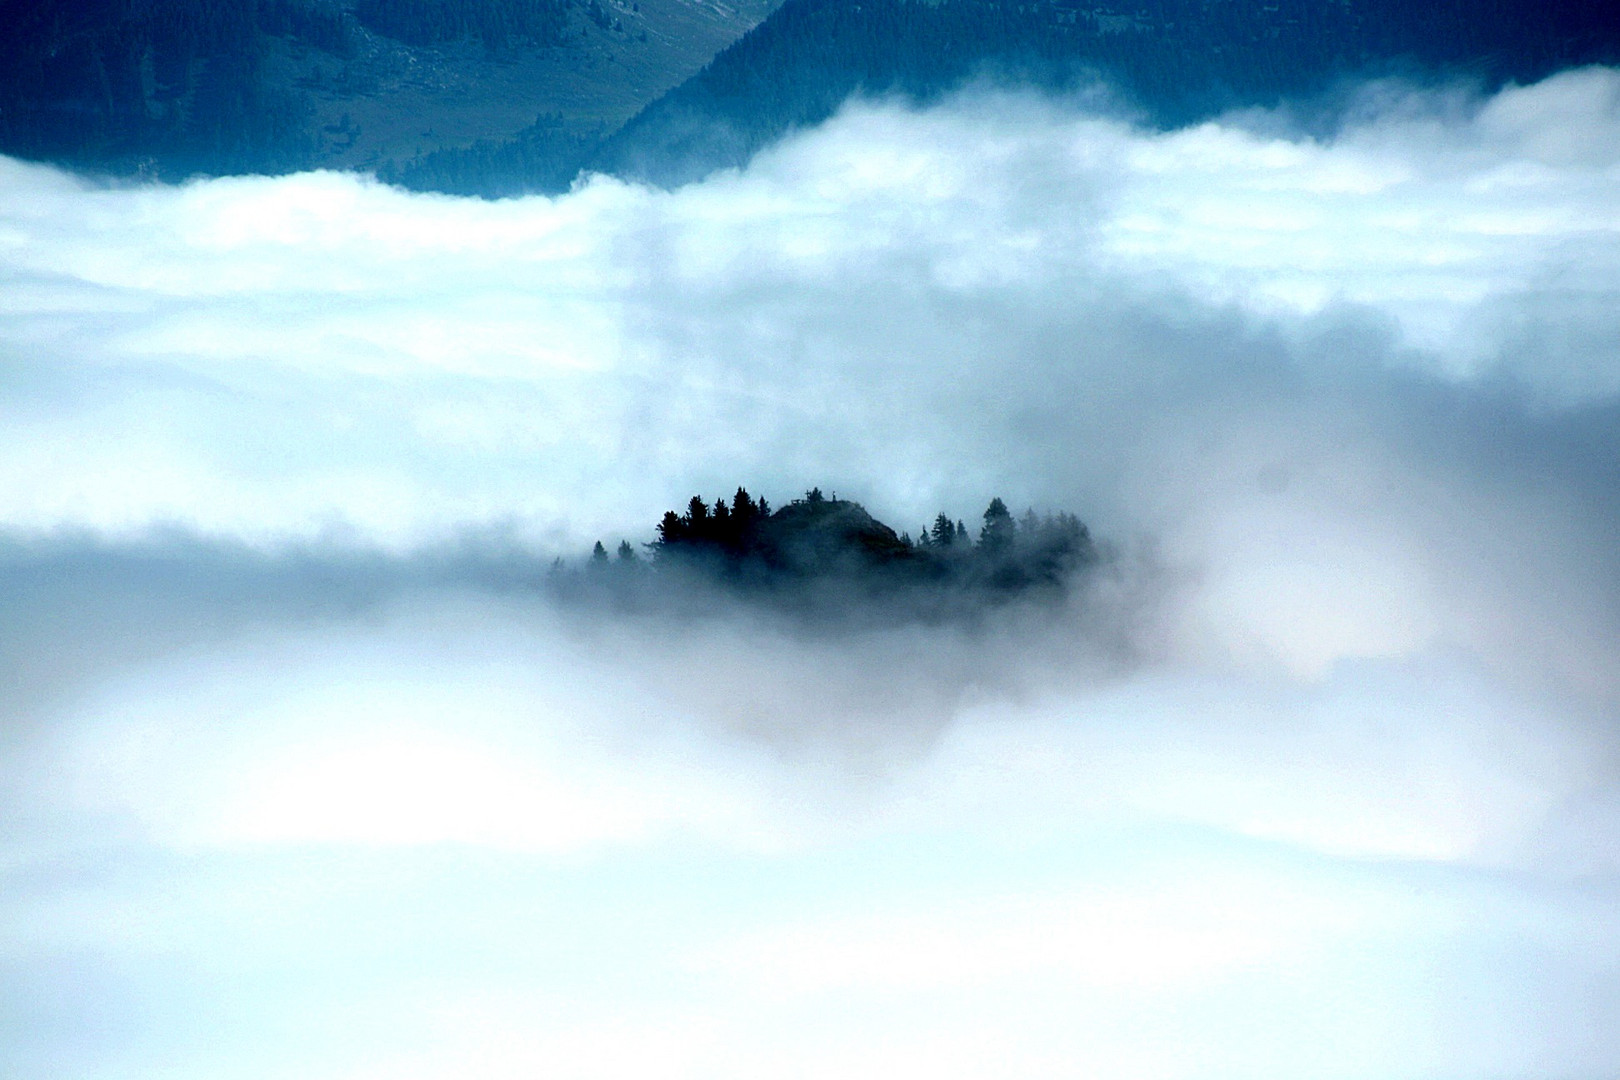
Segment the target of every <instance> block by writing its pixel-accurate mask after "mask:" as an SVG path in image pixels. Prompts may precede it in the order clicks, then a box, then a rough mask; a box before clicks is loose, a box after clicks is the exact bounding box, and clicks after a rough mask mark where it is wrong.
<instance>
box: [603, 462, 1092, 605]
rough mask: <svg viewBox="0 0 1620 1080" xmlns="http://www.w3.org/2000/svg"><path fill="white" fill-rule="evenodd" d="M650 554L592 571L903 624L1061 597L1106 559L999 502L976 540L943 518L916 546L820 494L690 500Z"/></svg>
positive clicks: (1062, 529)
mask: <svg viewBox="0 0 1620 1080" xmlns="http://www.w3.org/2000/svg"><path fill="white" fill-rule="evenodd" d="M645 546H646V548H647V550H648V553H649V558H648V559H647V560H642V559H641V558H639V557H638V556H637V555H636V554H635V551H634V549H633V548H631V547H630V545H629V544H628V542H622V543H621V544H620V545H619V552H618V557H617V558H616V559H610V558H609V557H608V555H607V548H606V547H604V546H603V545H602V544H601V543H598V544H597V545H596V548H595V550H594V551H593V553H592V557H591V560H590V562H589V566H590V568H591V571H590V572H591V573H592V574H593V575H600V576H602V577H603V578H606V579H611V580H613V581H617V582H622V583H625V584H630V583H636V582H639V583H643V584H648V583H659V584H671V585H674V584H677V583H678V584H680V585H683V586H684V585H690V584H692V583H700V584H709V585H713V586H717V587H719V588H722V589H725V590H728V591H732V592H735V593H738V594H741V595H745V596H750V597H758V598H764V599H770V600H775V601H787V602H789V603H791V602H794V601H796V600H798V599H809V598H812V597H813V598H815V599H816V600H817V601H818V602H821V601H827V600H829V598H836V599H837V600H838V601H839V602H842V601H852V602H857V603H859V602H866V603H870V604H876V605H879V606H880V607H883V608H886V609H887V610H890V611H892V612H894V613H897V614H901V615H910V614H946V615H948V614H953V613H958V612H962V611H965V610H969V609H973V608H978V607H981V606H983V605H985V604H987V603H1001V602H1005V601H1008V600H1011V599H1015V598H1019V597H1024V596H1045V597H1049V598H1050V597H1061V596H1062V595H1064V594H1065V593H1066V592H1067V590H1068V588H1069V587H1070V586H1071V585H1072V584H1073V583H1074V581H1075V580H1076V578H1077V577H1078V575H1079V574H1081V573H1082V572H1083V571H1084V570H1086V569H1087V568H1088V567H1091V566H1093V565H1095V564H1096V563H1097V562H1098V561H1099V558H1100V556H1099V553H1098V550H1097V547H1096V545H1095V544H1094V543H1093V542H1092V539H1091V533H1090V531H1089V530H1088V529H1087V528H1086V526H1085V525H1084V524H1083V523H1082V522H1081V521H1080V519H1079V518H1077V517H1075V516H1074V515H1073V514H1068V513H1056V514H1051V513H1049V514H1037V513H1036V512H1035V511H1034V510H1029V511H1027V512H1026V513H1024V514H1023V515H1022V516H1020V517H1015V516H1014V515H1013V514H1012V512H1011V511H1010V510H1009V509H1008V507H1007V505H1006V503H1005V502H1004V501H1003V500H1001V499H1000V498H995V499H992V500H991V501H990V504H989V506H988V507H987V508H986V509H985V511H984V513H983V514H982V515H980V523H979V525H978V528H977V530H976V533H975V532H970V531H969V529H968V527H967V524H966V523H965V522H964V521H961V520H953V519H952V518H951V516H950V515H949V514H946V513H943V512H942V513H940V514H939V515H938V516H937V517H936V518H935V519H934V520H933V522H931V523H929V524H927V525H926V526H925V527H924V528H923V529H922V530H921V532H920V533H919V535H918V537H917V539H915V540H913V539H912V537H911V535H910V534H909V533H907V532H896V531H895V529H893V528H892V527H890V526H889V525H886V524H885V523H883V522H882V521H879V520H878V519H877V518H875V517H873V516H872V515H871V514H870V513H869V512H868V511H867V510H866V508H865V507H863V506H862V505H861V504H860V503H857V502H853V501H851V500H849V499H841V498H839V497H838V496H837V494H836V493H834V494H832V495H827V494H824V493H823V492H822V491H821V489H820V488H811V489H810V490H809V491H807V492H805V493H804V495H803V496H802V497H800V498H797V499H793V500H792V501H791V502H789V503H788V504H787V505H785V506H782V507H780V508H779V509H774V510H773V509H772V508H771V505H770V504H769V502H767V501H766V500H765V499H755V498H754V497H753V496H752V495H750V494H749V492H748V491H747V489H745V488H741V487H739V488H738V489H737V490H736V492H735V493H734V494H733V495H732V496H731V497H730V498H724V497H722V498H717V499H715V500H713V501H712V502H710V501H708V500H705V499H704V498H703V497H702V496H701V495H693V496H692V497H691V498H690V499H689V500H688V501H687V503H686V505H685V507H683V508H681V509H672V510H669V511H666V512H665V514H664V515H663V518H662V519H661V520H660V521H659V522H658V525H657V539H656V540H654V541H653V542H651V543H649V544H647V545H645Z"/></svg>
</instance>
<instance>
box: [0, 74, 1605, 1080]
mask: <svg viewBox="0 0 1620 1080" xmlns="http://www.w3.org/2000/svg"><path fill="white" fill-rule="evenodd" d="M1312 130H1314V131H1317V132H1318V133H1317V134H1315V135H1308V134H1305V133H1304V130H1303V129H1302V128H1301V127H1300V126H1298V125H1297V124H1296V123H1295V121H1294V119H1293V118H1292V117H1290V116H1289V115H1287V114H1286V113H1285V112H1265V113H1261V112H1256V113H1246V114H1243V115H1237V116H1231V117H1227V118H1224V119H1222V120H1221V121H1219V122H1215V123H1210V124H1206V125H1203V126H1200V127H1197V128H1193V129H1189V130H1183V131H1176V132H1170V133H1165V134H1160V133H1149V132H1144V131H1140V130H1137V129H1134V128H1132V127H1131V126H1129V125H1128V124H1126V123H1124V122H1122V121H1119V120H1116V119H1113V118H1109V117H1099V116H1097V115H1095V114H1092V113H1087V112H1086V111H1084V110H1083V109H1081V108H1080V107H1078V106H1076V105H1074V104H1072V103H1066V102H1062V101H1052V100H1046V99H1036V98H1032V97H1025V96H1019V95H1009V94H1005V93H999V92H989V91H987V92H982V93H975V94H969V95H965V96H961V97H959V98H957V99H955V100H953V101H952V102H950V103H948V104H947V105H945V106H942V107H939V108H934V109H929V110H926V111H917V110H913V109H909V108H906V107H902V106H899V105H894V104H890V103H885V102H866V103H856V104H853V105H851V106H850V107H848V108H846V109H845V110H844V111H843V112H842V113H841V114H840V115H839V116H838V117H837V118H835V119H834V120H833V121H831V122H830V123H828V124H827V125H825V126H823V127H821V128H819V129H817V130H814V131H810V132H806V133H803V134H802V135H800V136H798V137H796V138H794V139H792V140H790V141H788V142H786V143H784V144H782V145H780V146H778V147H776V148H775V149H773V150H771V151H769V152H767V153H765V154H762V155H761V156H760V157H758V158H757V159H756V160H755V161H754V163H753V164H752V165H751V166H750V167H749V168H748V169H747V170H746V171H744V172H741V173H729V174H721V175H718V176H715V177H713V178H711V179H709V180H708V181H706V182H704V183H701V184H694V185H691V186H688V187H685V188H681V189H679V190H676V191H673V192H661V191H654V190H650V189H645V188H641V187H636V186H631V185H626V184H623V183H620V182H617V181H614V180H611V179H608V178H601V177H597V178H590V179H587V180H585V181H583V182H582V183H581V184H580V185H578V186H577V187H576V189H575V190H574V191H573V192H572V193H570V194H568V195H566V196H563V197H559V198H557V199H554V200H547V199H522V200H511V201H505V202H496V203H488V202H478V201H469V200H458V199H450V198H443V197H430V196H419V195H408V194H404V193H402V192H399V191H396V190H391V189H388V188H386V187H383V186H381V185H378V184H376V183H373V182H370V181H368V180H366V179H364V178H359V177H355V176H351V175H338V174H309V175H302V176H293V177H287V178H280V179H262V178H242V179H223V180H209V181H199V182H196V183H192V184H187V185H182V186H178V187H155V186H140V187H111V188H109V187H103V186H95V185H92V184H89V183H87V182H85V181H82V180H79V179H75V178H73V177H69V176H66V175H64V174H61V173H58V172H54V171H51V170H48V169H44V168H41V167H36V166H30V165H24V164H21V163H18V162H14V161H9V160H4V161H0V192H3V193H4V197H3V198H0V528H3V542H0V675H3V677H4V679H5V684H6V685H7V686H8V687H9V689H8V690H7V691H6V692H5V694H4V695H3V696H0V722H3V724H4V728H3V734H0V822H3V824H0V1072H7V1073H8V1074H15V1075H18V1076H29V1077H32V1076H47V1075H49V1076H75V1077H103V1076H105V1077H119V1078H121V1080H124V1078H131V1077H146V1076H152V1077H156V1076H166V1077H175V1076H183V1077H192V1076H196V1077H205V1076H206V1077H210V1078H216V1077H235V1076H242V1077H271V1076H277V1077H279V1076H287V1077H292V1076H297V1077H301V1078H308V1077H344V1078H351V1077H353V1078H359V1077H451V1076H454V1077H480V1078H481V1077H505V1076H530V1075H537V1074H545V1075H559V1076H620V1075H633V1076H648V1075H657V1076H694V1077H696V1076H703V1077H713V1076H759V1075H783V1074H786V1075H806V1076H839V1077H848V1076H884V1077H893V1076H896V1075H913V1074H916V1075H929V1076H953V1075H960V1076H989V1075H995V1076H1031V1077H1034V1076H1053V1075H1076V1074H1083V1075H1088V1076H1097V1077H1132V1078H1137V1077H1166V1078H1168V1077H1199V1078H1202V1077H1269V1076H1275V1077H1300V1076H1311V1077H1368V1078H1371V1077H1481V1078H1483V1077H1487V1076H1489V1077H1526V1078H1529V1077H1538V1078H1539V1077H1547V1076H1568V1077H1599V1076H1606V1075H1610V1074H1612V1073H1613V1072H1614V1071H1615V1070H1616V1069H1617V1068H1620V1040H1617V1039H1616V1038H1615V1037H1614V1036H1613V1034H1612V1033H1613V1032H1614V1031H1615V1030H1620V1012H1617V1009H1616V1006H1615V1003H1616V1002H1620V983H1617V976H1616V971H1617V970H1620V969H1617V966H1616V961H1617V959H1620V919H1617V918H1616V916H1615V914H1614V913H1615V911H1616V910H1620V908H1617V906H1616V905H1617V902H1620V892H1617V886H1616V881H1617V877H1616V875H1617V874H1620V861H1617V858H1616V852H1617V850H1620V848H1617V845H1620V788H1617V784H1616V781H1617V776H1620V772H1617V768H1620V760H1617V758H1616V746H1615V738H1614V731H1615V727H1614V724H1615V720H1616V717H1617V711H1620V676H1617V674H1616V672H1617V671H1620V665H1617V664H1616V662H1615V658H1616V657H1617V656H1620V589H1617V587H1616V585H1615V582H1616V581H1620V542H1617V540H1616V537H1617V536H1620V315H1617V314H1616V312H1620V182H1617V181H1620V74H1617V73H1615V72H1613V71H1610V70H1601V69H1596V70H1587V71H1576V72H1569V73H1566V74H1564V75H1561V76H1558V77H1556V78H1554V79H1551V80H1549V81H1547V82H1545V83H1542V84H1539V85H1536V86H1531V87H1525V88H1514V89H1509V90H1507V91H1504V92H1502V93H1501V94H1499V95H1497V96H1495V97H1492V98H1489V99H1478V98H1475V97H1471V96H1469V95H1468V94H1466V93H1463V92H1461V91H1458V92H1454V93H1453V92H1444V91H1432V90H1431V91H1424V92H1417V91H1413V90H1411V89H1410V88H1405V87H1401V86H1398V85H1393V84H1391V85H1374V86H1369V87H1366V88H1364V90H1363V91H1362V92H1361V94H1360V95H1359V96H1358V97H1357V98H1356V102H1355V104H1354V105H1353V107H1351V108H1350V109H1349V110H1348V111H1347V113H1346V115H1345V116H1344V117H1343V118H1342V120H1341V121H1340V122H1338V123H1337V124H1336V125H1334V126H1333V128H1332V131H1331V133H1330V134H1322V133H1321V131H1320V129H1319V128H1318V127H1316V126H1313V128H1312ZM739 483H741V484H746V485H747V486H748V487H749V489H750V490H752V491H754V492H755V493H756V494H764V495H766V496H768V497H770V498H771V499H772V500H773V502H778V503H779V502H781V501H783V500H785V499H787V498H791V497H793V496H795V495H797V494H799V493H800V492H802V491H803V490H804V488H805V487H807V486H809V485H811V484H817V485H820V486H822V487H823V488H826V489H829V490H836V491H837V492H838V494H839V495H840V496H842V497H844V498H850V499H856V500H859V501H860V502H861V503H862V504H864V505H865V506H866V507H867V509H869V510H870V511H871V512H872V513H873V514H875V515H877V516H878V517H880V518H882V519H883V520H884V521H887V522H889V523H890V524H892V525H893V526H894V527H895V528H897V529H907V530H909V531H912V532H913V533H915V532H917V531H918V529H919V527H920V526H923V525H925V524H926V522H928V521H930V520H931V519H932V518H933V516H934V515H935V514H936V513H937V512H940V511H945V512H947V513H948V514H950V515H951V516H953V517H960V518H964V519H967V520H968V521H969V522H970V523H975V524H976V518H977V515H978V514H979V513H980V511H982V509H983V507H984V504H985V503H986V502H987V501H988V500H989V498H990V497H991V496H993V495H998V496H1001V497H1003V498H1005V499H1006V500H1007V502H1008V503H1009V504H1010V505H1011V506H1012V507H1013V509H1014V511H1015V512H1022V510H1023V508H1024V507H1025V506H1031V505H1033V506H1037V507H1044V508H1049V509H1062V510H1072V511H1074V512H1077V513H1079V514H1080V515H1081V516H1082V517H1083V518H1085V520H1086V521H1087V522H1088V524H1090V526H1091V528H1092V530H1093V532H1094V534H1096V535H1097V536H1099V537H1101V538H1103V539H1105V540H1107V541H1108V542H1109V543H1110V545H1112V547H1111V550H1112V551H1114V552H1115V557H1114V558H1113V559H1111V560H1110V561H1109V562H1108V563H1107V564H1106V565H1105V566H1104V567H1102V568H1099V569H1098V570H1097V571H1096V572H1094V573H1092V574H1090V575H1089V576H1087V578H1086V579H1085V581H1084V582H1083V583H1082V584H1081V585H1080V586H1079V587H1077V589H1076V590H1075V591H1074V593H1073V594H1072V596H1071V599H1070V601H1069V602H1068V603H1067V604H1066V605H1065V606H1063V607H1061V608H1058V609H1045V610H1042V611H1040V612H1033V611H1027V610H1023V609H1019V608H1016V607H1015V608H1014V609H1011V610H1008V611H1005V612H1002V613H999V614H998V615H996V616H995V617H994V618H989V619H986V620H981V621H977V622H973V623H971V624H965V623H964V624H956V623H948V624H944V625H909V624H901V625H898V626H864V625H863V626H859V627H852V628H846V629H845V630H844V631H841V632H833V631H827V630H825V629H823V630H820V631H817V632H809V631H806V630H805V629H804V628H803V627H802V626H796V625H795V624H793V623H792V622H791V621H786V620H782V619H780V618H777V617H776V616H774V615H773V614H772V613H770V612H768V611H761V610H756V609H753V608H751V607H750V606H749V605H748V604H746V603H744V602H739V601H726V602H724V603H722V602H720V601H718V600H715V599H714V598H712V597H710V598H708V599H707V600H705V601H704V603H703V604H701V605H699V607H700V609H699V610H693V611H685V612H672V611H668V610H658V611H641V612H628V613H626V612H614V611H613V610H611V609H607V608H602V609H596V608H591V607H589V606H588V605H583V606H582V605H566V604H558V603H555V602H553V600H552V599H550V598H549V597H550V593H548V591H547V589H546V588H545V582H544V575H545V573H546V568H547V567H548V565H549V564H550V563H551V561H552V559H553V558H554V557H557V556H562V557H564V559H565V560H576V559H580V558H582V557H583V556H584V555H585V553H586V552H587V551H588V550H589V548H590V545H591V543H592V542H593V541H595V540H597V539H602V540H603V541H605V542H606V543H607V544H608V546H609V547H610V548H611V547H612V546H614V545H615V544H617V542H618V541H619V540H620V539H621V538H624V539H628V540H630V541H631V542H632V543H633V544H638V545H639V544H640V543H642V542H644V541H648V540H651V539H652V535H653V531H652V526H653V524H654V523H655V522H656V520H657V518H658V515H659V513H661V512H662V511H663V510H664V509H667V508H669V507H673V506H680V505H682V504H683V503H684V502H685V500H686V498H687V497H688V496H690V495H692V494H694V493H697V494H701V495H703V496H704V497H707V498H713V497H715V496H718V495H726V494H729V492H731V491H732V490H734V489H735V487H736V486H737V485H738V484H739ZM711 601H712V602H711Z"/></svg>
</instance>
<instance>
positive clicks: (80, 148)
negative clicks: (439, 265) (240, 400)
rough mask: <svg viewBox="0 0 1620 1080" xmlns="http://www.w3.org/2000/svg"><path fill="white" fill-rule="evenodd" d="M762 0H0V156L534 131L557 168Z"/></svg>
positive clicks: (363, 152) (380, 144)
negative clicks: (64, 1) (544, 142)
mask: <svg viewBox="0 0 1620 1080" xmlns="http://www.w3.org/2000/svg"><path fill="white" fill-rule="evenodd" d="M774 2H775V0H724V2H722V0H75V2H74V3H62V2H60V0H0V153H7V154H12V155H16V156H22V157H27V158H34V159H44V160H50V161H56V162H61V163H65V164H69V165H74V166H78V167H83V168H89V169H92V170H96V171H106V172H112V173H141V174H155V175H158V176H163V177H183V176H186V175H189V174H191V173H193V172H202V173H213V174H218V173H232V172H259V171H265V172H278V171H284V170H290V169H302V168H312V167H332V168H362V169H378V170H382V171H384V172H385V173H386V172H388V171H390V170H393V171H395V172H404V171H406V170H408V169H409V168H410V167H411V163H412V162H413V160H415V161H417V163H418V164H420V161H421V160H423V159H426V158H427V157H429V156H431V155H432V154H434V153H435V152H439V151H445V150H455V149H458V148H465V147H471V146H474V145H475V144H477V143H478V142H479V141H480V140H484V141H489V140H496V141H505V140H509V139H512V138H513V137H514V136H517V135H519V133H524V134H523V138H524V139H526V140H527V141H528V143H530V144H533V143H534V142H535V140H536V138H537V134H536V133H537V132H538V133H539V137H542V138H543V139H544V140H548V141H547V142H546V147H545V154H546V156H547V160H548V161H549V162H550V171H551V172H552V173H557V172H566V173H567V175H568V176H569V177H572V175H573V170H574V169H575V168H577V166H578V164H579V159H580V158H582V156H583V155H584V154H585V153H586V152H588V150H589V149H590V148H592V147H594V146H595V144H596V142H597V141H598V140H599V139H600V137H601V136H602V134H604V133H606V132H609V131H612V130H613V129H615V128H617V127H618V126H619V125H620V124H621V123H623V121H624V120H625V119H626V118H627V117H629V116H631V115H632V114H634V113H635V112H636V110H637V109H639V108H641V107H642V106H643V105H645V104H647V103H648V102H649V101H651V100H653V99H654V98H656V97H657V96H658V95H659V94H661V93H663V92H664V91H665V90H667V89H669V88H670V87H672V86H674V85H676V84H677V83H679V82H680V81H681V80H682V79H684V78H685V77H687V76H688V75H690V74H692V73H693V72H695V71H696V70H698V69H699V68H700V67H701V66H702V65H703V63H704V62H705V61H707V60H708V59H710V58H711V57H712V56H713V55H714V54H715V53H716V52H717V51H718V50H719V49H721V48H723V47H724V46H725V45H726V44H728V43H729V42H731V41H732V40H734V39H735V38H736V37H737V36H738V35H739V34H741V33H743V32H744V31H746V30H747V29H749V28H750V27H751V26H753V25H754V24H755V23H757V22H758V21H759V19H761V18H762V17H763V16H764V15H765V14H766V13H767V12H768V11H769V10H770V8H771V7H772V5H773V4H774ZM537 117H539V118H541V120H540V122H539V123H538V124H537V123H536V118H537ZM564 150H566V152H567V154H572V155H573V158H574V160H572V161H566V162H565V161H562V160H561V157H563V156H566V154H564V153H563V152H562V151H564ZM469 160H472V161H476V160H478V155H476V154H475V155H473V156H472V158H470V159H469ZM485 168H486V170H487V168H488V166H486V167H485ZM419 171H420V170H419Z"/></svg>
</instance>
